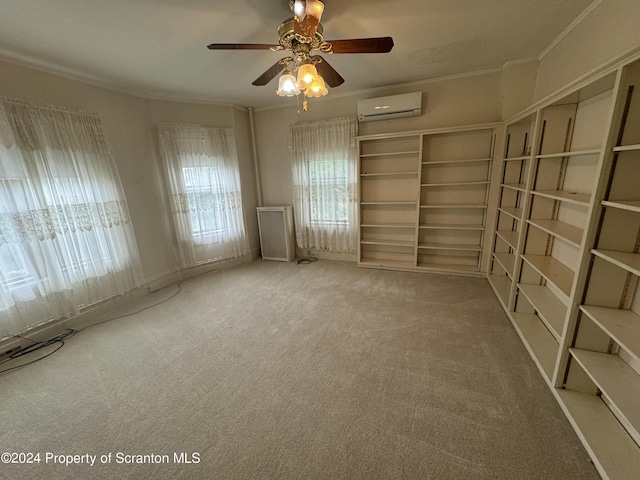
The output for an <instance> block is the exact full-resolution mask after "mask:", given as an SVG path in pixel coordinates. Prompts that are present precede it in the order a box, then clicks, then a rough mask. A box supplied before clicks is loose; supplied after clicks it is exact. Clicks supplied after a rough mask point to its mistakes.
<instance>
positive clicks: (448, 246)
mask: <svg viewBox="0 0 640 480" xmlns="http://www.w3.org/2000/svg"><path fill="white" fill-rule="evenodd" d="M418 248H422V249H427V250H461V251H465V252H481V251H482V247H481V246H480V245H461V244H459V243H458V244H456V243H421V244H419V245H418Z"/></svg>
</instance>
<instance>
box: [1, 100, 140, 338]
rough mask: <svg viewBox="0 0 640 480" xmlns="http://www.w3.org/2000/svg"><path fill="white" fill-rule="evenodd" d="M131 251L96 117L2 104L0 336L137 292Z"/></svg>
mask: <svg viewBox="0 0 640 480" xmlns="http://www.w3.org/2000/svg"><path fill="white" fill-rule="evenodd" d="M140 279H141V272H140V264H139V257H138V251H137V248H136V245H135V240H134V236H133V230H132V228H131V225H130V222H129V215H128V211H127V207H126V203H125V201H124V194H123V192H122V187H121V185H120V180H119V178H118V175H117V171H116V168H115V162H114V160H113V157H112V155H111V150H110V146H109V144H108V143H107V142H106V139H105V136H104V131H103V128H102V124H101V122H100V119H99V118H98V117H97V115H93V114H90V113H84V112H75V111H68V110H64V109H57V108H55V107H39V106H37V105H31V104H26V103H24V102H16V101H9V100H1V101H0V338H1V337H3V336H8V335H10V334H18V333H22V332H24V331H25V330H27V329H29V328H31V327H35V326H38V325H41V324H43V323H46V322H48V321H51V320H56V319H59V318H63V317H66V316H70V315H75V314H77V313H78V312H79V310H80V308H81V307H83V306H87V305H90V304H92V303H96V302H98V301H101V300H104V299H107V298H110V297H112V296H114V295H117V294H121V293H125V292H127V291H129V290H130V289H132V288H134V287H135V286H137V285H138V284H139V282H140Z"/></svg>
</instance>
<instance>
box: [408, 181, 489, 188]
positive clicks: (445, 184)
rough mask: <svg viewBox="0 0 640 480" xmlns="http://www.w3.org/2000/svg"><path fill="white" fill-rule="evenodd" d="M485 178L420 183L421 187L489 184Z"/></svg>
mask: <svg viewBox="0 0 640 480" xmlns="http://www.w3.org/2000/svg"><path fill="white" fill-rule="evenodd" d="M489 183H490V182H487V181H486V180H482V181H478V182H450V183H446V182H443V183H421V184H420V186H421V187H465V186H467V185H489Z"/></svg>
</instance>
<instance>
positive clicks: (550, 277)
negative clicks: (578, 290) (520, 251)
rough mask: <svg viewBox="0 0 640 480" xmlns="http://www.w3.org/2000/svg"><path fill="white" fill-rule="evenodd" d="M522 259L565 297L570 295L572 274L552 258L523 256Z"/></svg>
mask: <svg viewBox="0 0 640 480" xmlns="http://www.w3.org/2000/svg"><path fill="white" fill-rule="evenodd" d="M522 258H523V259H524V260H525V261H526V262H527V263H528V264H529V265H531V266H532V267H533V268H534V269H535V270H536V271H537V272H538V273H539V274H540V275H542V276H543V277H544V278H545V279H546V280H547V281H549V282H550V283H553V284H554V285H555V286H556V287H558V288H559V289H560V291H562V293H564V294H565V295H566V296H567V297H569V296H570V295H571V287H572V285H573V275H574V272H573V271H572V270H570V269H569V268H567V267H565V266H564V265H563V264H562V263H560V262H559V261H558V260H556V259H555V258H553V257H550V256H547V255H529V254H525V255H523V256H522Z"/></svg>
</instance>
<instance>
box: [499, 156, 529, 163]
mask: <svg viewBox="0 0 640 480" xmlns="http://www.w3.org/2000/svg"><path fill="white" fill-rule="evenodd" d="M530 158H531V155H522V156H520V157H510V158H503V159H502V161H504V162H514V161H518V160H529V159H530Z"/></svg>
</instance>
